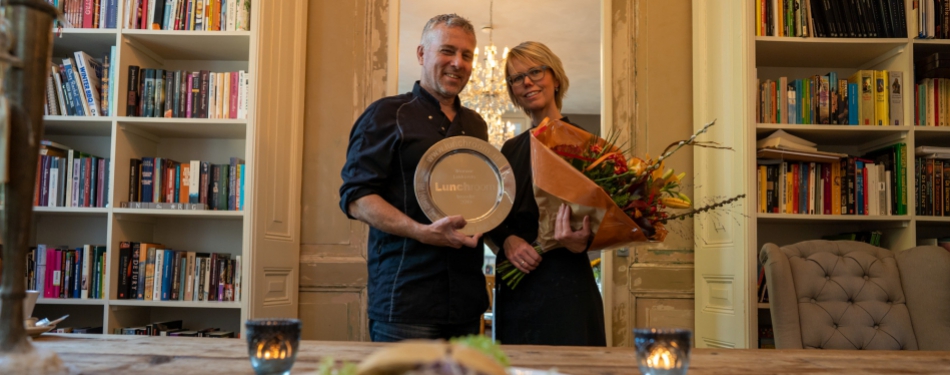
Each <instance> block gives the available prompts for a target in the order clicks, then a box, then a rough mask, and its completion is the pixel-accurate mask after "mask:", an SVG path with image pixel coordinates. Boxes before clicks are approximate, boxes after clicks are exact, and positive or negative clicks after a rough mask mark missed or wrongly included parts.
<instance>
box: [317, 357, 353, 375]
mask: <svg viewBox="0 0 950 375" xmlns="http://www.w3.org/2000/svg"><path fill="white" fill-rule="evenodd" d="M335 364H336V362H335V361H333V357H323V360H322V361H320V367H317V373H316V375H356V364H355V363H351V362H344V363H343V367H340V368H339V369H337V368H334V365H335Z"/></svg>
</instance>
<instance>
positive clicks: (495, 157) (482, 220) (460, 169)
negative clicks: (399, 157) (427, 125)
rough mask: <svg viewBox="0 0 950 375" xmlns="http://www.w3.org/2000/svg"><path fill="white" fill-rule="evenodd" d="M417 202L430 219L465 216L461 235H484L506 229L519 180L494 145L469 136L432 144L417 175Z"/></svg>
mask: <svg viewBox="0 0 950 375" xmlns="http://www.w3.org/2000/svg"><path fill="white" fill-rule="evenodd" d="M414 183H415V187H414V189H415V192H416V200H418V201H419V207H421V208H422V212H425V214H426V216H427V217H428V218H429V220H432V221H433V222H435V221H436V220H439V219H442V218H444V217H446V216H455V215H461V216H462V217H463V218H465V221H466V222H467V224H466V225H465V227H464V228H462V229H460V230H459V232H461V233H463V234H466V235H473V234H476V233H485V232H487V231H489V230H492V229H494V228H495V227H496V226H498V224H501V222H502V221H504V220H505V217H507V216H508V212H510V211H511V205H512V204H513V203H514V199H515V176H514V174H513V173H512V171H511V166H510V165H508V159H505V156H504V155H502V154H501V152H500V151H498V149H496V148H495V147H494V146H492V145H491V144H489V143H488V142H485V141H483V140H481V139H478V138H475V137H468V136H458V137H450V138H446V139H443V140H441V141H439V142H438V143H436V144H434V145H432V147H430V148H429V150H428V151H426V153H425V155H423V156H422V160H420V161H419V165H418V166H417V167H416V175H415V180H414Z"/></svg>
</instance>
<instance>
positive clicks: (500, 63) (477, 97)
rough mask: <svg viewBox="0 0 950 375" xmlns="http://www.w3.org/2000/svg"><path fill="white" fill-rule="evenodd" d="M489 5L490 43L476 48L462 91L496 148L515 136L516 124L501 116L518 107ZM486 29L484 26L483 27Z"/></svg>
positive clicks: (464, 101)
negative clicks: (508, 84)
mask: <svg viewBox="0 0 950 375" xmlns="http://www.w3.org/2000/svg"><path fill="white" fill-rule="evenodd" d="M493 3H494V2H492V3H490V4H491V5H489V16H488V17H489V18H488V19H489V21H488V27H486V28H485V29H488V45H487V46H485V47H484V48H483V49H482V51H483V52H484V53H483V54H479V52H478V47H476V48H475V58H474V59H473V61H472V75H471V78H469V81H468V85H466V86H465V90H463V91H462V92H461V93H460V94H459V99H460V100H461V101H462V105H464V106H466V107H468V108H471V109H473V110H475V112H478V114H479V115H481V116H482V118H483V119H485V122H486V123H487V124H488V142H489V143H491V144H492V145H493V146H495V147H497V148H499V149H500V148H501V146H502V145H503V144H504V143H505V141H506V140H508V139H509V138H511V137H514V135H515V134H514V133H515V127H514V125H512V124H511V122H508V121H503V120H502V119H501V116H502V115H503V114H504V113H505V112H509V111H513V110H514V109H515V106H514V105H513V104H512V103H511V100H509V99H508V89H507V87H506V85H505V59H506V58H507V57H508V47H505V50H504V52H502V54H501V58H500V59H499V58H498V48H496V47H495V43H494V42H493V40H492V32H493V27H494V25H493V24H492V21H493V20H492V15H491V13H492V10H493V9H492V7H493V6H494V4H493ZM483 30H484V29H483Z"/></svg>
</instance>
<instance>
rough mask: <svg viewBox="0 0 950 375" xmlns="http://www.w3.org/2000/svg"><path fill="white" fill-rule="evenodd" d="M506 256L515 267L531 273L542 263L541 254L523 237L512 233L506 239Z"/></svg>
mask: <svg viewBox="0 0 950 375" xmlns="http://www.w3.org/2000/svg"><path fill="white" fill-rule="evenodd" d="M503 247H504V248H505V256H506V257H508V261H509V262H511V264H514V265H515V268H517V269H519V270H521V272H524V273H531V271H534V269H535V268H538V265H539V264H541V254H538V252H537V251H535V250H534V247H533V246H531V245H530V244H528V242H527V241H525V240H524V239H523V238H521V237H518V236H515V235H510V236H508V238H506V239H505V244H504V246H503Z"/></svg>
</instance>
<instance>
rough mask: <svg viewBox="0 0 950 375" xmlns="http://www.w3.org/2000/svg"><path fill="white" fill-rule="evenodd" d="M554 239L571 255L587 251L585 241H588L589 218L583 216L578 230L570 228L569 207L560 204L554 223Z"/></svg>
mask: <svg viewBox="0 0 950 375" xmlns="http://www.w3.org/2000/svg"><path fill="white" fill-rule="evenodd" d="M554 239H555V240H557V242H560V243H561V245H564V247H566V248H567V249H568V250H570V251H571V252H573V253H583V252H585V251H587V241H588V240H589V239H590V216H584V224H583V226H582V227H581V229H580V230H577V231H575V230H574V228H571V206H568V205H566V204H563V203H561V208H560V209H559V210H558V211H557V219H556V221H555V222H554Z"/></svg>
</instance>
